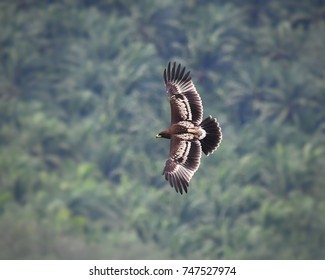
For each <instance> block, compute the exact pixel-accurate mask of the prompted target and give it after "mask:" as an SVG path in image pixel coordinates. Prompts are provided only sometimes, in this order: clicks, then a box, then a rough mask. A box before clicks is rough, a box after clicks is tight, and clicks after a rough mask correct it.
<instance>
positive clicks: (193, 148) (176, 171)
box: [162, 135, 201, 194]
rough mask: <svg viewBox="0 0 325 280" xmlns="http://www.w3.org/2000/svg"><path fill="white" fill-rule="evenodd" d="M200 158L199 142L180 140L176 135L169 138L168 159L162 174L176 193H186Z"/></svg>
mask: <svg viewBox="0 0 325 280" xmlns="http://www.w3.org/2000/svg"><path fill="white" fill-rule="evenodd" d="M200 158H201V144H200V142H199V141H187V140H182V139H181V138H179V137H178V136H177V135H174V136H172V137H171V139H170V153H169V159H168V160H167V161H166V165H165V168H164V171H163V173H162V174H163V175H165V179H166V180H167V181H168V182H169V184H170V185H171V186H172V187H173V188H175V190H176V192H180V193H181V194H183V191H185V192H186V193H187V188H188V186H189V182H190V180H191V178H192V176H193V175H194V173H195V172H196V170H197V169H198V168H199V165H200Z"/></svg>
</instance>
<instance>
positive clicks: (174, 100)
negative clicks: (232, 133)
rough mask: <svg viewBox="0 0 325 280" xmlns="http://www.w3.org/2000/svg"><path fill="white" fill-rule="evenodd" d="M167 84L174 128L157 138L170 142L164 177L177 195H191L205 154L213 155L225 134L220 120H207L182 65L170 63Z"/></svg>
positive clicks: (166, 72)
mask: <svg viewBox="0 0 325 280" xmlns="http://www.w3.org/2000/svg"><path fill="white" fill-rule="evenodd" d="M164 82H165V86H166V92H167V96H168V99H169V102H170V109H171V125H170V127H169V128H167V129H165V130H164V131H161V132H159V133H158V134H157V135H156V137H157V138H167V139H170V151H169V158H168V159H167V161H166V164H165V168H164V170H163V173H162V175H165V179H166V180H167V181H168V182H169V184H170V185H171V187H173V188H174V189H175V190H176V192H177V193H178V192H179V193H181V194H183V192H185V193H187V189H188V187H189V182H190V180H191V178H192V177H193V175H194V173H195V172H196V171H197V170H198V168H199V166H200V160H201V155H202V152H203V153H204V154H205V155H207V156H208V155H210V154H211V153H213V152H214V151H215V150H216V149H217V148H218V147H219V145H220V143H221V140H222V132H221V128H220V126H219V123H218V121H217V119H216V118H213V117H211V116H208V117H207V118H206V119H204V120H203V106H202V100H201V97H200V95H199V94H198V92H197V90H196V88H195V86H194V84H193V82H192V79H191V76H190V71H186V68H185V67H182V66H181V64H176V62H174V63H173V64H171V63H170V62H169V63H168V66H167V68H166V69H165V70H164Z"/></svg>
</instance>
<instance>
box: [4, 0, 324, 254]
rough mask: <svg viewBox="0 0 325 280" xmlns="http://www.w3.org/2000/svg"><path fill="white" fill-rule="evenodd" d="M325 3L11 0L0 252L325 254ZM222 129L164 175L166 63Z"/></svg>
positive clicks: (279, 0) (6, 20) (167, 115)
mask: <svg viewBox="0 0 325 280" xmlns="http://www.w3.org/2000/svg"><path fill="white" fill-rule="evenodd" d="M324 50H325V4H324V1H321V0H320V1H317V0H308V1H304V0H303V1H296V0H286V1H283V0H273V1H259V0H248V1H240V0H234V1H229V0H205V1H204V0H201V1H200V0H191V1H175V0H166V1H149V0H142V1H128V0H93V1H90V0H80V1H72V0H71V1H69V0H66V1H63V0H62V1H54V0H52V1H51V0H48V1H44V0H21V1H18V0H17V1H13V0H1V1H0V188H1V191H0V258H1V259H104V258H105V259H325V218H324V217H325V137H324V134H325V133H324V132H325V110H324V104H325V51H324ZM174 60H176V61H178V62H181V63H182V64H183V65H185V66H187V68H188V69H190V70H191V73H192V78H193V80H194V82H195V84H196V87H197V89H198V91H199V92H200V94H201V97H202V100H203V105H204V109H205V111H204V114H205V116H207V115H213V116H216V117H217V118H218V121H219V122H220V124H221V126H222V129H223V142H222V143H221V146H220V148H219V149H218V151H217V152H216V153H214V154H213V155H211V156H209V157H203V160H202V164H201V168H200V169H199V170H198V172H197V173H196V175H195V176H194V178H193V180H192V181H191V186H190V189H189V193H188V194H187V195H180V194H177V193H176V192H175V191H174V190H173V189H172V188H170V187H169V185H168V183H167V182H166V181H165V180H164V178H163V176H161V172H162V169H163V166H164V164H165V161H166V159H167V155H168V151H169V142H168V141H166V140H157V139H156V138H155V135H156V134H157V132H159V131H161V130H162V129H164V128H165V127H166V126H168V124H169V121H170V109H169V103H168V100H167V97H166V94H165V89H164V85H163V79H162V73H163V70H164V68H165V67H166V65H167V63H168V62H169V61H174Z"/></svg>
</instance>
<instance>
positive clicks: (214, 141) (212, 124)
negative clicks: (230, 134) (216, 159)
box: [200, 116, 222, 156]
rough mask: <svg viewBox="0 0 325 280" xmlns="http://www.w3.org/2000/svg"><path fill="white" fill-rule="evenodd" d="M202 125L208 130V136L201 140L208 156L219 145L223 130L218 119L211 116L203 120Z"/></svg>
mask: <svg viewBox="0 0 325 280" xmlns="http://www.w3.org/2000/svg"><path fill="white" fill-rule="evenodd" d="M201 127H202V128H203V129H204V130H205V132H206V136H205V137H204V138H203V139H201V140H200V141H201V146H202V151H203V153H205V154H206V155H207V156H208V155H210V154H212V153H213V152H214V151H215V150H216V149H217V148H218V147H219V145H220V143H221V139H222V132H221V128H220V126H219V123H218V122H217V119H215V118H212V117H211V116H209V117H207V118H206V119H205V120H203V121H202V123H201Z"/></svg>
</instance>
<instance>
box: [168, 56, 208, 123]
mask: <svg viewBox="0 0 325 280" xmlns="http://www.w3.org/2000/svg"><path fill="white" fill-rule="evenodd" d="M164 80H165V86H166V91H167V94H168V98H169V101H170V107H171V123H172V124H174V123H178V122H179V121H192V122H193V123H194V124H196V125H199V124H200V123H201V122H202V118H203V106H202V101H201V97H200V95H199V94H198V92H197V91H196V88H195V86H194V84H193V82H192V79H191V77H190V71H188V72H187V73H185V67H183V68H182V67H181V64H178V66H177V67H176V62H174V63H173V66H172V67H171V63H170V62H169V63H168V66H167V68H166V69H165V70H164Z"/></svg>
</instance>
